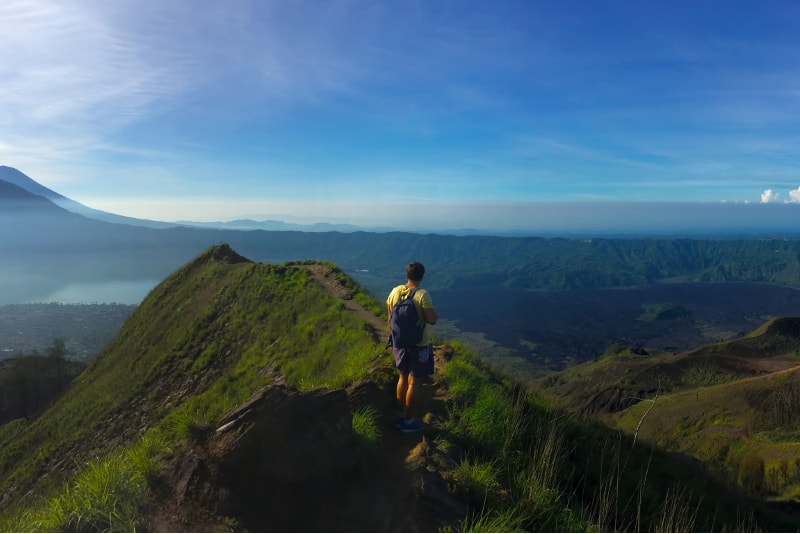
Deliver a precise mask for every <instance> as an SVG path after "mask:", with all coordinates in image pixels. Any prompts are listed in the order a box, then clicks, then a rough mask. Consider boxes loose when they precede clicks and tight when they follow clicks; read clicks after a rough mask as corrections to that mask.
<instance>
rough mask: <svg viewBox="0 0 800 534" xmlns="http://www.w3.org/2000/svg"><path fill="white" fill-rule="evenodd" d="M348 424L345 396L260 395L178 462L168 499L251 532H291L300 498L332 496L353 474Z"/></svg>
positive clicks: (278, 391) (278, 390)
mask: <svg viewBox="0 0 800 534" xmlns="http://www.w3.org/2000/svg"><path fill="white" fill-rule="evenodd" d="M351 421H352V416H351V413H350V407H349V405H348V400H347V395H346V394H345V392H344V390H336V391H312V392H298V391H296V390H292V389H289V388H287V387H285V386H272V387H269V388H267V389H264V390H262V391H261V392H259V393H258V394H257V395H256V396H254V397H253V398H251V399H250V400H249V401H247V402H246V403H245V404H243V405H242V406H240V407H239V408H237V409H236V410H234V411H233V412H231V413H230V414H229V415H228V416H227V417H225V419H224V420H223V421H222V424H221V426H220V427H219V428H218V429H217V431H216V432H215V433H214V435H213V436H211V437H210V438H209V440H208V441H207V442H206V443H205V444H203V445H202V446H201V445H198V447H196V448H195V450H193V451H191V452H190V453H189V454H187V455H186V456H185V457H184V458H183V459H182V460H181V462H180V463H179V465H178V467H177V473H176V476H175V480H176V484H175V486H174V492H175V495H174V497H175V499H176V501H177V502H178V503H182V502H183V501H185V500H187V499H189V500H192V501H194V502H196V503H198V504H199V505H201V506H203V507H205V508H207V509H210V510H213V511H214V512H215V513H217V514H220V515H224V516H233V517H237V518H241V519H242V520H243V521H244V522H245V524H246V525H248V526H251V527H258V528H259V529H264V528H266V525H269V526H270V528H269V530H274V529H282V530H283V529H292V530H293V529H296V528H297V526H298V522H300V524H302V518H303V513H304V511H303V503H304V502H305V500H306V499H305V498H303V497H307V496H308V495H309V494H312V493H315V492H316V491H319V490H320V489H326V490H327V491H330V490H331V489H332V488H333V487H334V486H336V485H337V484H338V483H339V482H340V481H341V480H342V479H343V478H344V477H345V475H346V474H347V473H348V472H349V471H350V470H352V468H353V467H354V466H355V464H356V462H357V459H358V450H357V447H356V445H355V441H354V438H353V433H352V428H351V425H352V422H351Z"/></svg>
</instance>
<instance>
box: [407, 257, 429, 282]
mask: <svg viewBox="0 0 800 534" xmlns="http://www.w3.org/2000/svg"><path fill="white" fill-rule="evenodd" d="M423 276H425V266H424V265H422V264H421V263H420V262H418V261H412V262H411V263H409V264H408V265H406V278H408V279H409V280H412V281H414V282H419V281H420V280H422V277H423Z"/></svg>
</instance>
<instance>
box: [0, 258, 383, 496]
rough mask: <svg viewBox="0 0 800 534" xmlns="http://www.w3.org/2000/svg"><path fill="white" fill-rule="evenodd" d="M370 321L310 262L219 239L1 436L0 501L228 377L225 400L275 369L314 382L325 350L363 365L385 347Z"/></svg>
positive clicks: (342, 375)
mask: <svg viewBox="0 0 800 534" xmlns="http://www.w3.org/2000/svg"><path fill="white" fill-rule="evenodd" d="M364 331H365V326H364V323H363V321H361V320H359V319H357V318H355V317H354V316H352V315H351V314H349V313H346V312H345V311H344V310H343V309H342V306H341V305H340V304H339V302H338V301H336V300H335V299H333V298H331V297H329V296H328V295H327V294H325V292H324V291H323V290H322V289H321V288H320V287H319V286H318V285H317V284H315V283H313V282H312V281H311V280H310V275H309V273H308V271H307V270H305V269H303V268H301V267H283V266H274V265H263V264H257V263H253V262H250V261H247V260H244V259H243V258H241V257H240V256H238V255H236V254H235V253H234V252H233V251H232V250H230V248H228V247H226V246H218V247H213V248H212V249H210V250H209V251H207V252H206V253H204V254H203V255H201V256H200V257H198V258H197V259H195V260H194V261H192V262H190V263H189V264H187V265H186V266H185V267H183V268H182V269H180V270H179V271H177V272H176V273H175V274H174V275H173V276H171V277H169V278H167V279H166V280H165V281H164V282H163V283H162V284H161V285H159V286H158V287H157V288H156V289H155V290H153V292H152V293H151V294H150V295H149V296H148V298H147V299H145V301H144V302H143V303H142V304H141V305H140V306H139V307H138V308H137V309H136V310H135V311H134V313H133V314H132V315H131V316H130V317H129V318H128V320H127V321H126V322H125V324H124V326H123V328H122V329H121V331H120V333H119V335H118V337H117V338H116V339H115V340H114V341H113V342H112V343H111V344H109V346H108V347H107V348H106V349H105V350H104V351H103V352H102V353H101V354H100V355H99V356H98V357H97V358H96V359H95V360H94V362H93V363H92V364H91V366H90V367H89V368H88V369H87V371H86V372H85V373H84V374H83V375H81V377H79V379H78V380H76V382H75V383H74V384H73V386H72V387H71V388H70V389H69V391H68V392H67V393H66V394H65V395H64V397H63V398H62V399H61V400H60V401H59V402H58V403H57V404H56V405H55V406H53V407H52V408H51V409H50V410H48V411H47V412H46V413H44V414H43V415H42V416H41V417H39V418H37V419H36V420H35V421H33V422H32V423H31V424H29V425H22V427H21V428H20V426H19V425H18V426H17V429H18V430H19V432H18V433H15V435H14V436H11V437H10V436H7V435H6V434H4V435H3V436H2V438H3V440H2V444H3V446H2V447H1V448H0V476H2V483H0V487H2V488H3V490H4V491H3V497H2V499H3V501H2V505H3V506H5V505H7V504H8V503H10V502H14V501H15V500H16V499H19V498H20V497H21V496H22V495H24V494H25V493H26V492H27V491H28V490H30V489H31V488H32V487H36V486H39V485H42V484H44V485H54V484H58V480H59V478H60V476H57V475H58V474H59V473H60V474H61V475H62V476H63V475H64V474H66V473H65V471H70V470H71V469H72V467H73V466H74V465H75V464H74V463H73V461H82V460H86V459H88V458H91V457H94V456H97V455H98V454H99V452H101V451H102V450H106V449H107V447H108V446H109V445H111V444H125V443H129V442H131V441H133V440H135V439H138V438H139V437H141V435H142V434H143V433H144V432H146V431H147V429H148V428H150V427H151V426H153V425H154V424H156V423H157V422H158V421H160V420H161V419H163V418H164V417H165V416H166V415H167V414H168V413H170V411H171V410H172V409H174V408H175V407H176V406H179V405H180V404H181V403H182V402H183V401H185V400H186V399H187V398H190V397H192V396H194V395H197V394H199V393H201V392H203V391H206V390H208V389H209V388H210V387H212V386H213V385H215V384H217V382H218V380H219V379H220V377H222V376H227V377H228V381H229V382H231V384H230V385H229V386H228V388H227V389H229V390H230V392H229V394H228V395H224V396H223V399H221V400H224V401H225V402H228V403H229V406H234V405H236V404H237V403H239V402H242V401H243V400H244V399H245V398H247V396H249V395H251V394H252V393H253V392H254V391H255V390H256V389H257V388H258V386H259V385H264V384H268V383H270V380H271V378H270V377H273V376H277V374H278V373H280V375H281V376H283V377H285V379H286V380H287V381H288V382H290V383H292V384H296V385H300V386H303V387H309V386H311V385H312V384H311V383H310V382H311V381H312V380H313V379H314V378H315V373H314V372H313V371H314V368H315V366H317V365H318V364H319V363H320V362H321V361H325V360H330V359H334V358H336V357H342V361H344V359H345V358H343V356H345V355H352V354H356V355H357V356H356V357H355V358H354V361H355V362H356V364H357V362H359V361H368V360H369V359H371V358H372V357H374V356H375V355H376V354H377V353H378V352H379V350H378V346H377V344H376V342H375V341H373V340H372V338H371V337H370V336H369V335H364V333H363V332H364ZM351 364H352V363H351ZM364 371H365V369H364V368H361V369H358V368H356V369H341V368H337V365H336V360H334V362H333V363H332V364H331V365H330V369H329V373H330V376H329V378H331V379H332V380H339V381H347V380H350V379H352V378H353V377H355V376H358V375H359V374H360V373H362V372H364ZM218 387H219V386H218ZM112 392H113V393H112ZM216 409H217V411H224V407H219V408H216ZM89 436H91V437H92V438H91V439H89ZM11 438H13V439H11ZM31 451H37V452H36V453H35V454H31ZM44 473H47V475H48V476H47V477H46V478H44V479H39V477H40V475H42V474H44Z"/></svg>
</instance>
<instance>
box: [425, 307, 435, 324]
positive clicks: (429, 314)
mask: <svg viewBox="0 0 800 534" xmlns="http://www.w3.org/2000/svg"><path fill="white" fill-rule="evenodd" d="M422 314H423V315H424V316H425V322H426V323H428V324H436V321H437V320H438V319H439V316H438V315H437V314H436V310H435V309H434V308H422Z"/></svg>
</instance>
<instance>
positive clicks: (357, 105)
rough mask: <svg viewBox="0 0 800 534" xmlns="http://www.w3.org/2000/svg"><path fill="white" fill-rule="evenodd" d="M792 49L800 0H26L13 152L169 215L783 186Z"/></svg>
mask: <svg viewBox="0 0 800 534" xmlns="http://www.w3.org/2000/svg"><path fill="white" fill-rule="evenodd" d="M798 50H800V4H798V3H796V2H791V1H786V2H770V1H766V2H764V1H760V2H751V1H701V0H695V1H685V2H684V1H672V0H671V1H663V2H655V1H640V0H636V1H595V0H586V1H578V0H576V1H534V0H524V1H519V2H514V1H506V2H503V1H498V2H487V1H485V0H484V1H454V2H450V1H444V0H442V1H437V0H421V1H414V0H403V1H402V2H383V1H375V0H370V1H359V0H347V1H336V0H331V1H320V0H309V1H305V0H283V1H269V0H253V1H240V0H226V1H215V2H212V1H205V0H191V1H189V0H170V1H164V0H135V1H132V0H120V1H114V2H107V1H105V0H96V1H90V0H80V1H77V0H61V1H34V0H19V1H17V0H12V1H9V2H3V3H2V5H0V164H3V165H8V166H12V167H16V168H18V169H19V170H21V171H22V172H24V173H26V174H28V175H29V176H31V177H32V178H33V179H35V180H37V181H39V182H40V183H42V184H44V185H46V186H48V187H50V188H51V189H54V190H56V191H58V192H60V193H62V194H64V195H66V196H68V197H70V198H73V199H75V200H78V201H79V202H82V203H84V204H87V205H89V206H92V207H95V208H99V209H104V210H107V211H112V212H115V213H120V214H124V215H132V216H139V217H147V218H152V219H160V220H179V219H184V220H185V219H191V220H198V221H209V220H230V219H235V218H244V217H248V218H253V219H282V220H285V221H288V222H316V221H330V222H348V223H354V224H366V225H398V226H405V227H408V228H411V229H426V228H429V229H437V228H442V227H459V226H471V227H481V226H487V227H488V226H492V225H494V226H496V227H497V228H500V227H503V228H520V227H524V226H526V225H527V226H530V225H531V224H533V223H532V222H531V221H532V220H533V219H531V218H530V217H532V215H530V214H531V213H533V212H534V211H537V212H538V213H539V215H538V217H539V218H541V217H543V216H544V215H543V214H549V215H547V216H548V217H552V218H555V219H557V218H558V217H559V209H555V208H553V206H559V205H561V203H568V205H573V203H576V202H577V203H584V204H582V205H583V206H584V208H585V209H586V210H588V211H591V210H592V209H594V208H593V206H599V205H600V204H603V203H606V208H603V209H598V210H597V213H598V214H600V213H601V212H602V213H605V214H606V215H602V216H603V217H608V213H609V209H608V206H616V205H617V204H616V203H617V202H620V201H624V202H645V201H658V202H664V201H667V202H672V201H675V202H677V201H681V202H686V201H688V202H697V203H702V204H701V205H706V204H708V203H714V204H716V203H720V202H723V201H724V202H727V203H745V202H749V203H753V204H758V203H761V202H770V203H779V204H782V203H785V202H794V201H800V160H799V159H798V158H800V54H798ZM542 203H545V204H547V205H549V206H550V207H549V208H548V209H543V210H540V209H537V206H538V207H541V206H542V205H543V204H542ZM564 205H567V204H564ZM584 208H582V209H584ZM612 212H613V210H612ZM798 213H800V206H798ZM600 216H601V215H598V217H600ZM551 222H552V221H551Z"/></svg>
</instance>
